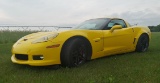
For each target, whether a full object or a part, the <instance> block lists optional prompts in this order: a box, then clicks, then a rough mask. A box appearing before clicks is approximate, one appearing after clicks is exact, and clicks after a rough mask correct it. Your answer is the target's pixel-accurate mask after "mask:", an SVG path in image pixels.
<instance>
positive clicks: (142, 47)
mask: <svg viewBox="0 0 160 83" xmlns="http://www.w3.org/2000/svg"><path fill="white" fill-rule="evenodd" d="M148 46H149V38H148V35H147V34H142V35H141V36H140V37H139V40H138V42H137V46H136V51H137V52H144V51H146V50H147V49H148Z"/></svg>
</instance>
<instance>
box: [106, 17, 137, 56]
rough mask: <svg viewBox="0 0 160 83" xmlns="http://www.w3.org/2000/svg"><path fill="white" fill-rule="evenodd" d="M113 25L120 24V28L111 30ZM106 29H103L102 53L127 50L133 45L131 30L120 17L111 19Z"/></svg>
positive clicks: (107, 53)
mask: <svg viewBox="0 0 160 83" xmlns="http://www.w3.org/2000/svg"><path fill="white" fill-rule="evenodd" d="M114 25H121V26H122V29H115V30H113V32H111V30H110V29H111V28H112V27H113V26H114ZM107 28H108V30H103V34H104V37H103V39H104V40H103V41H104V45H103V46H104V55H111V54H117V53H124V52H128V51H129V50H131V49H132V47H133V41H134V38H133V30H132V28H129V27H127V25H126V23H125V22H124V21H123V20H122V19H113V20H111V21H110V22H109V23H108V25H107Z"/></svg>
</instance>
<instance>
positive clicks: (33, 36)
mask: <svg viewBox="0 0 160 83" xmlns="http://www.w3.org/2000/svg"><path fill="white" fill-rule="evenodd" d="M57 33H58V32H37V33H32V34H29V35H26V36H24V37H23V39H36V38H39V37H43V36H46V35H50V34H57Z"/></svg>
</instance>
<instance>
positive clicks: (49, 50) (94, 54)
mask: <svg viewBox="0 0 160 83" xmlns="http://www.w3.org/2000/svg"><path fill="white" fill-rule="evenodd" d="M150 38H151V32H150V30H149V28H148V27H142V26H131V25H130V24H129V23H128V22H126V21H124V20H123V19H120V18H97V19H90V20H87V21H85V22H83V23H82V24H80V25H79V26H77V27H75V28H72V29H70V30H67V31H57V32H38V33H33V34H29V35H27V36H24V37H22V38H21V39H19V40H18V41H17V42H16V43H15V44H14V45H13V48H12V57H11V60H12V62H13V63H17V64H27V65H32V66H46V65H57V64H61V65H63V66H67V67H75V66H79V65H81V64H83V63H85V62H86V61H87V60H91V59H95V58H99V57H103V56H109V55H114V54H120V53H126V52H132V51H138V52H144V51H146V50H147V49H148V46H149V41H150Z"/></svg>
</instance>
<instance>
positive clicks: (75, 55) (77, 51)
mask: <svg viewBox="0 0 160 83" xmlns="http://www.w3.org/2000/svg"><path fill="white" fill-rule="evenodd" d="M86 59H87V48H86V44H85V42H84V41H83V40H82V39H79V38H74V39H71V40H69V41H68V42H67V43H66V44H65V45H64V46H63V48H62V52H61V64H62V65H63V66H65V67H75V66H79V65H82V64H84V63H85V62H86Z"/></svg>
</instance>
